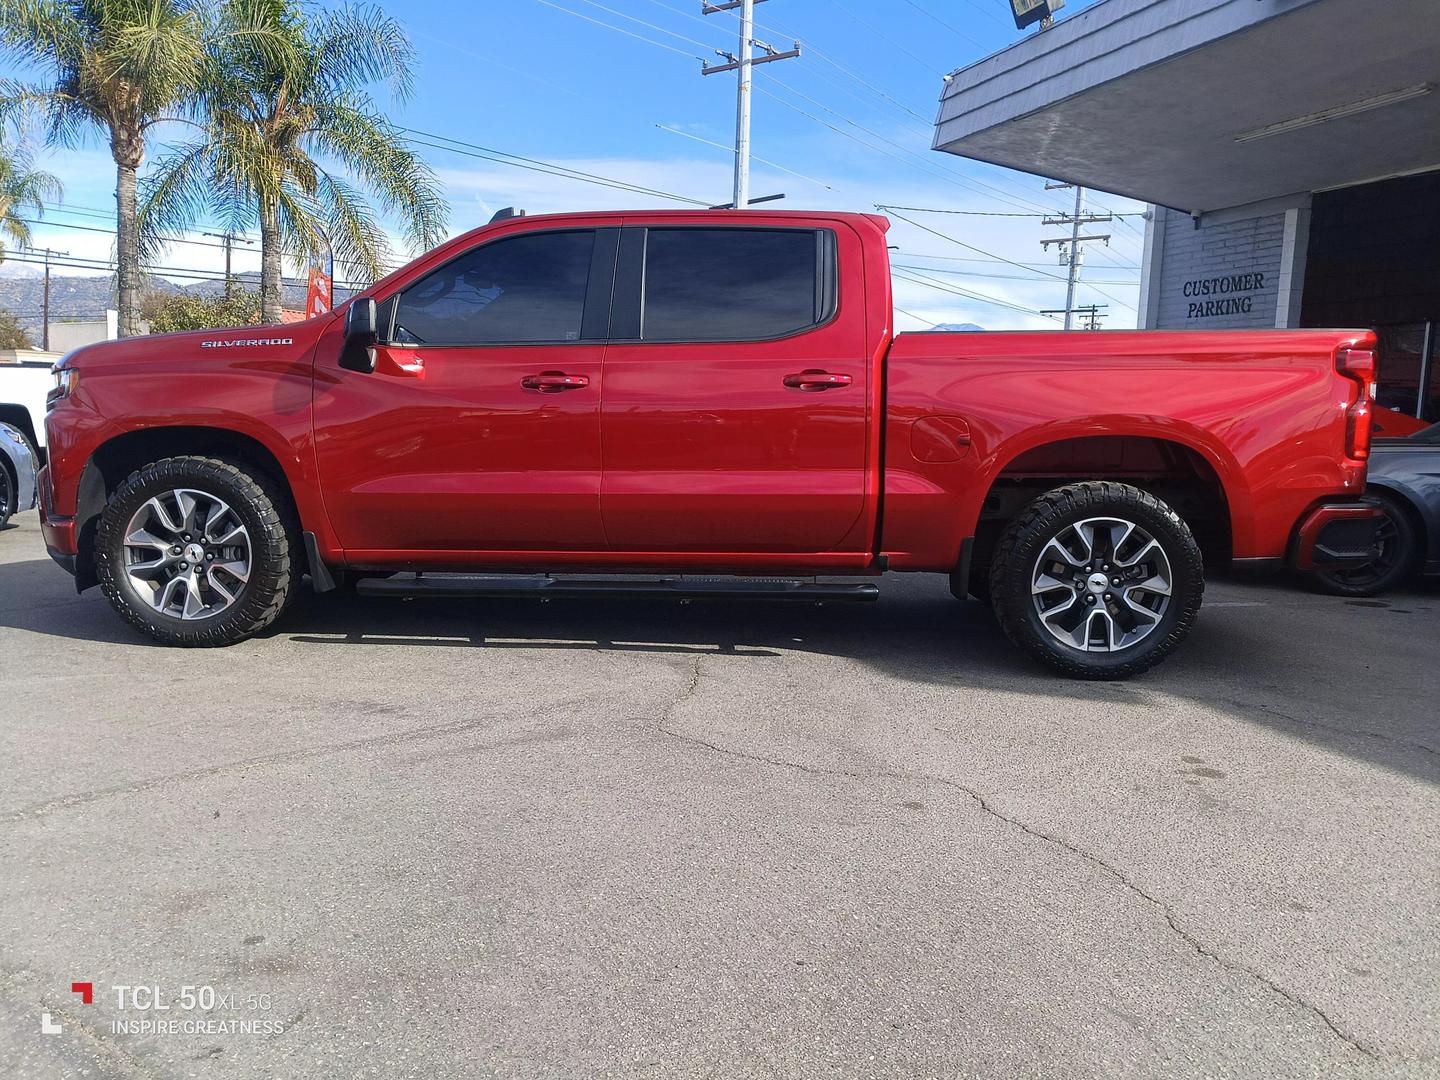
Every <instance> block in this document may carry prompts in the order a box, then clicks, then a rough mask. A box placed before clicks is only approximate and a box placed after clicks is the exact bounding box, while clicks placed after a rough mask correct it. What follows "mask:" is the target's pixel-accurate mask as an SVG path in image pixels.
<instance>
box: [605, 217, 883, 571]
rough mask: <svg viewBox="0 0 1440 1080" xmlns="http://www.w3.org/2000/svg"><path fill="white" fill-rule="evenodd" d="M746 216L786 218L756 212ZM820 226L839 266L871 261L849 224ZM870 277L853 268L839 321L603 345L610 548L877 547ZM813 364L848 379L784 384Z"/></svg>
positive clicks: (699, 220) (843, 283) (844, 285)
mask: <svg viewBox="0 0 1440 1080" xmlns="http://www.w3.org/2000/svg"><path fill="white" fill-rule="evenodd" d="M816 217H819V215H816ZM645 220H649V218H648V217H647V218H646V219H645ZM666 223H667V224H694V225H705V224H713V217H711V216H709V215H707V214H703V213H702V214H689V215H679V216H677V217H675V218H672V219H667V222H666ZM746 223H747V224H753V225H756V226H764V225H766V224H782V223H789V222H788V221H787V220H786V219H785V218H784V217H781V216H778V215H775V216H772V215H767V214H753V215H747V218H746ZM815 223H819V222H815ZM823 223H824V224H827V225H829V226H830V227H831V228H833V229H834V230H835V233H836V245H837V249H838V250H837V255H838V260H839V265H840V266H855V267H863V265H864V254H865V251H866V245H865V242H864V241H865V237H864V235H863V234H862V233H861V232H858V231H857V230H856V229H855V228H854V227H852V226H851V225H850V224H849V223H847V222H845V221H844V220H834V221H826V222H823ZM869 231H870V232H872V233H873V232H874V230H873V229H871V230H869ZM882 247H883V242H882ZM864 282H865V276H864V275H863V274H849V275H845V274H842V275H841V279H840V281H839V283H838V285H839V293H840V295H839V298H838V306H837V309H836V314H835V317H834V318H832V319H830V320H829V321H828V322H827V323H825V324H824V325H822V326H819V327H817V328H815V329H813V330H808V331H806V332H804V333H800V334H795V335H792V336H790V337H785V338H780V339H778V340H772V341H746V342H735V343H731V342H721V343H675V344H672V343H648V342H636V343H612V344H611V345H609V346H608V347H607V348H606V350H605V392H604V405H603V407H602V416H603V425H602V426H603V429H604V452H603V458H604V481H603V489H602V494H601V505H602V513H603V516H604V521H605V534H606V536H607V537H608V539H609V546H610V547H611V548H612V549H613V550H615V551H635V552H655V551H669V552H677V553H682V552H705V551H712V552H713V551H717V550H719V551H730V552H748V553H751V554H756V555H760V554H764V553H770V552H777V553H778V552H826V551H834V552H854V553H856V554H859V553H862V552H863V553H868V552H869V551H870V550H871V538H872V533H873V530H872V529H871V528H870V524H871V521H872V520H873V509H874V504H875V501H876V490H877V489H876V487H875V484H874V482H873V469H874V465H875V462H874V459H873V458H872V457H871V456H870V455H871V453H872V448H871V440H870V438H869V436H870V424H871V419H870V418H871V416H872V415H873V413H874V411H875V408H876V401H877V400H878V397H877V395H876V383H875V379H874V378H873V377H872V376H873V375H874V372H873V371H872V370H871V365H872V364H874V363H875V358H874V357H873V356H871V355H868V354H867V350H866V342H867V338H868V332H867V323H866V318H867V311H866V307H865V303H864V299H865V298H864ZM805 371H819V372H825V373H828V374H831V375H841V376H848V377H849V379H850V382H849V384H848V385H834V386H830V387H829V388H827V389H824V390H814V391H807V390H805V389H801V388H800V387H791V386H786V385H785V380H786V378H787V377H788V376H793V375H798V374H801V373H803V372H805ZM792 381H798V380H792Z"/></svg>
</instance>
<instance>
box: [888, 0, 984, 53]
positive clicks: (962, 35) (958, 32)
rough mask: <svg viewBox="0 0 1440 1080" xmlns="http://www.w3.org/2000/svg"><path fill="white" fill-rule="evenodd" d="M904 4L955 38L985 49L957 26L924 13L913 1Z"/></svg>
mask: <svg viewBox="0 0 1440 1080" xmlns="http://www.w3.org/2000/svg"><path fill="white" fill-rule="evenodd" d="M905 3H907V4H909V5H910V6H911V7H912V8H914V9H915V10H916V11H918V12H920V14H921V15H924V16H925V17H926V18H927V19H929V20H931V21H932V22H936V23H939V24H940V25H941V26H943V27H944V28H945V29H946V30H949V31H950V32H951V33H952V34H954V35H955V36H956V37H959V38H963V39H964V40H965V41H968V42H970V44H972V45H974V46H975V47H976V48H980V49H983V48H985V45H984V44H982V43H981V42H980V41H979V40H977V39H976V38H973V37H971V36H970V35H969V34H967V33H965V31H963V30H961V29H960V28H959V27H958V26H954V25H952V24H950V23H948V22H946V21H945V20H944V19H942V18H940V17H939V16H938V15H932V14H931V13H930V12H928V11H926V10H925V9H924V8H922V7H921V6H920V5H919V4H917V3H916V2H915V0H905Z"/></svg>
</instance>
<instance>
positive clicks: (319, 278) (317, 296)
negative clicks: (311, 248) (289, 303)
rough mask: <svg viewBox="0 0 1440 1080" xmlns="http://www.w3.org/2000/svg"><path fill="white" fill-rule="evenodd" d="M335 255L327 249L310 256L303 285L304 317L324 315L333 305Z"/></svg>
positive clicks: (311, 317)
mask: <svg viewBox="0 0 1440 1080" xmlns="http://www.w3.org/2000/svg"><path fill="white" fill-rule="evenodd" d="M334 292H335V256H334V255H332V254H331V253H330V252H329V251H326V252H324V253H323V254H322V253H320V252H316V253H315V254H313V255H312V256H311V257H310V267H309V273H308V275H307V279H306V286H305V317H306V318H307V319H313V318H315V317H316V316H317V315H324V314H325V313H326V312H327V311H329V310H330V309H331V308H332V307H334V306H335V296H334Z"/></svg>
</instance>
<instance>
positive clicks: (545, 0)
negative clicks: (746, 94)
mask: <svg viewBox="0 0 1440 1080" xmlns="http://www.w3.org/2000/svg"><path fill="white" fill-rule="evenodd" d="M535 2H536V3H537V4H544V5H545V6H546V7H548V8H554V9H555V10H556V11H563V12H564V13H565V14H566V15H573V16H575V18H577V19H584V20H585V21H586V22H588V23H594V24H595V25H596V26H603V27H604V28H605V29H606V30H613V31H614V32H615V33H617V34H624V35H625V36H626V37H632V38H634V39H635V40H636V41H644V42H648V43H649V44H651V45H654V46H655V47H656V48H657V49H665V50H666V51H668V52H673V53H679V54H680V55H681V56H688V57H690V58H691V59H692V60H702V61H703V60H704V59H705V58H704V57H703V56H698V55H696V54H695V53H689V52H686V51H685V50H684V49H677V48H675V46H674V45H667V44H665V42H663V41H656V40H655V39H654V38H648V37H646V36H645V35H644V34H637V33H635V32H633V31H631V30H626V29H625V28H624V27H623V26H612V25H611V24H610V23H607V22H602V21H601V20H600V19H592V18H591V17H590V16H589V15H586V14H584V13H583V12H579V11H571V10H570V9H569V8H567V7H561V6H560V5H559V4H555V3H552V2H551V0H535Z"/></svg>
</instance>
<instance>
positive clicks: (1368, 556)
mask: <svg viewBox="0 0 1440 1080" xmlns="http://www.w3.org/2000/svg"><path fill="white" fill-rule="evenodd" d="M1384 516H1385V514H1384V511H1382V510H1381V509H1380V507H1379V505H1378V504H1376V503H1372V502H1366V501H1364V500H1359V499H1356V500H1347V501H1343V502H1341V501H1335V502H1327V503H1322V504H1321V505H1319V506H1317V507H1315V508H1314V509H1312V510H1311V511H1310V512H1309V513H1307V514H1306V515H1305V516H1304V517H1303V518H1301V519H1300V526H1299V528H1298V529H1296V531H1295V543H1294V546H1293V547H1292V549H1291V556H1290V561H1291V564H1292V565H1293V566H1294V567H1295V568H1296V569H1297V570H1342V569H1344V568H1346V567H1349V566H1362V565H1364V564H1365V563H1368V562H1371V561H1373V560H1374V559H1376V558H1377V557H1378V556H1379V554H1380V551H1379V548H1378V547H1377V546H1376V542H1375V530H1376V528H1377V527H1378V526H1379V524H1380V522H1381V520H1382V519H1383V518H1384Z"/></svg>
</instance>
